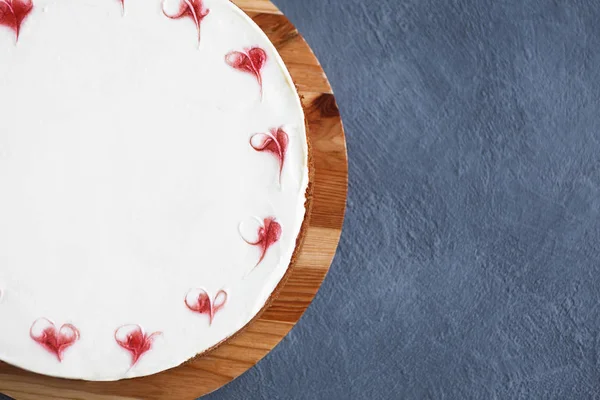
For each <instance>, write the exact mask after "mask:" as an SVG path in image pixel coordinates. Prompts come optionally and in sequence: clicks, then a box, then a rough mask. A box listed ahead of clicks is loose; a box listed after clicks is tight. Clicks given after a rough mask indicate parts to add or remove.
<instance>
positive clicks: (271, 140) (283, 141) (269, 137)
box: [250, 128, 290, 184]
mask: <svg viewBox="0 0 600 400" xmlns="http://www.w3.org/2000/svg"><path fill="white" fill-rule="evenodd" d="M289 142H290V138H289V136H288V134H287V133H285V131H284V130H283V129H282V128H273V129H271V130H270V131H269V133H257V134H256V135H254V136H252V137H251V138H250V146H252V148H253V149H254V150H256V151H259V152H262V151H264V152H267V153H271V154H273V155H274V156H275V157H276V158H277V162H278V163H279V183H280V184H281V173H282V172H283V164H284V162H285V153H286V152H287V147H288V143H289Z"/></svg>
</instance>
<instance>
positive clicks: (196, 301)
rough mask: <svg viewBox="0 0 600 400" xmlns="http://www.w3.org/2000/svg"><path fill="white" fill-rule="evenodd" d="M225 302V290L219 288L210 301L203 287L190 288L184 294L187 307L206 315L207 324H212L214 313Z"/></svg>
mask: <svg viewBox="0 0 600 400" xmlns="http://www.w3.org/2000/svg"><path fill="white" fill-rule="evenodd" d="M226 302H227V292H225V291H224V290H219V291H218V292H217V294H216V295H215V298H214V299H213V300H212V301H211V299H210V296H209V295H208V293H206V290H204V289H192V290H190V291H189V292H188V294H187V295H186V296H185V305H186V306H187V308H189V309H190V310H191V311H194V312H196V313H198V314H206V315H208V323H209V325H212V322H213V319H214V317H215V314H216V313H217V312H218V311H219V310H221V309H222V308H223V307H224V306H225V303H226Z"/></svg>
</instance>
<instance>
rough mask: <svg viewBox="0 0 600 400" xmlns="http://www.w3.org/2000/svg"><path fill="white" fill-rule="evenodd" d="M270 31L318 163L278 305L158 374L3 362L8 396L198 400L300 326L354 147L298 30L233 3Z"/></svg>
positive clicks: (337, 227) (321, 275)
mask: <svg viewBox="0 0 600 400" xmlns="http://www.w3.org/2000/svg"><path fill="white" fill-rule="evenodd" d="M233 2H234V3H235V4H237V5H238V6H239V7H240V8H242V9H243V10H244V11H245V12H246V13H247V14H248V15H250V16H251V17H252V19H254V21H255V22H256V23H257V24H258V25H259V26H260V27H261V28H262V29H263V31H265V33H266V34H267V35H268V36H269V38H270V39H271V41H272V42H273V43H274V44H275V47H277V49H278V50H279V53H280V54H281V56H282V57H283V60H284V61H285V63H286V64H287V66H288V68H289V71H290V73H291V75H292V78H293V79H294V82H295V83H296V86H297V88H298V90H299V92H300V95H301V97H302V101H303V105H304V110H305V113H306V118H307V121H308V125H309V140H310V144H311V149H312V158H313V163H314V171H313V173H314V176H313V180H312V188H313V197H312V212H311V214H310V217H309V219H308V220H307V222H308V227H307V229H306V235H305V238H304V242H303V244H302V246H301V248H300V252H299V256H298V257H297V259H296V261H295V263H294V265H293V268H292V269H291V272H290V273H289V274H288V275H289V278H288V280H287V282H286V283H285V285H284V286H283V287H282V289H281V291H280V293H279V296H278V297H277V299H276V300H275V301H274V302H273V303H272V304H271V305H270V306H269V307H268V308H267V309H266V310H265V312H264V313H263V314H262V315H261V316H260V318H258V319H257V320H255V321H254V322H252V323H251V324H250V325H248V326H247V327H246V328H245V329H244V330H243V331H242V332H241V333H240V334H238V335H237V336H235V337H234V338H232V339H231V340H228V341H227V342H226V343H224V344H223V345H221V346H219V347H218V348H217V349H216V350H213V351H211V352H210V353H208V354H206V355H204V356H202V357H199V358H197V359H195V360H193V361H191V362H189V363H187V364H184V365H182V366H180V367H177V368H175V369H172V370H169V371H166V372H163V373H161V374H158V375H154V376H149V377H145V378H138V379H133V380H125V381H119V382H107V383H105V382H82V381H71V380H63V379H56V378H50V377H45V376H41V375H36V374H32V373H30V372H27V371H23V370H21V369H18V368H15V367H13V366H10V365H7V364H5V363H1V362H0V393H5V394H6V395H8V396H11V397H14V398H15V399H18V400H34V399H40V400H41V399H44V400H46V399H48V398H52V399H89V400H101V399H102V400H104V399H107V400H108V399H110V400H119V399H120V400H125V399H195V398H197V397H200V396H202V395H204V394H206V393H210V392H212V391H214V390H216V389H218V388H220V387H221V386H223V385H225V384H227V383H229V382H231V381H232V380H233V379H235V378H237V377H238V376H240V375H241V374H243V373H244V372H246V371H247V370H248V369H250V368H251V367H252V366H254V365H255V364H256V363H257V362H258V361H259V360H260V359H262V358H263V357H264V356H265V355H266V354H267V353H268V352H269V351H271V350H272V349H273V348H274V347H275V346H276V345H277V344H278V343H279V342H280V341H281V339H283V337H284V336H285V335H286V334H287V333H288V332H289V331H290V330H291V329H292V327H293V326H294V325H295V324H296V322H298V320H299V319H300V317H301V316H302V314H303V313H304V311H305V310H306V309H307V307H308V306H309V305H310V302H311V301H312V299H313V297H314V296H315V295H316V293H317V290H318V289H319V287H320V286H321V283H322V282H323V279H325V275H326V274H327V271H328V270H329V266H330V264H331V261H332V259H333V256H334V254H335V251H336V248H337V245H338V241H339V238H340V234H341V230H342V223H343V219H344V211H345V205H346V193H347V182H348V181H347V175H348V167H347V158H346V141H345V138H344V131H343V127H342V121H341V118H340V114H339V111H338V108H337V105H336V102H335V98H334V96H333V93H332V90H331V87H330V86H329V82H328V81H327V77H326V76H325V73H324V72H323V70H322V68H321V66H320V65H319V62H318V61H317V59H316V58H315V56H314V54H313V53H312V51H311V49H310V47H309V46H308V45H307V44H306V42H305V41H304V39H303V38H302V37H301V36H300V35H299V34H298V31H297V30H296V29H295V28H294V26H293V25H292V24H291V23H290V22H289V21H288V20H287V18H286V17H285V16H283V15H282V13H281V12H280V11H279V10H278V9H277V7H276V6H275V5H273V3H271V2H270V1H269V0H233Z"/></svg>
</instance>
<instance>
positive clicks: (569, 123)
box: [205, 0, 600, 400]
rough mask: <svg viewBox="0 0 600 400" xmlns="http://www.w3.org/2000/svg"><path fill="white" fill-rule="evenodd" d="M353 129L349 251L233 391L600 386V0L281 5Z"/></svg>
mask: <svg viewBox="0 0 600 400" xmlns="http://www.w3.org/2000/svg"><path fill="white" fill-rule="evenodd" d="M275 2H276V4H277V5H278V6H279V7H280V8H281V9H282V10H283V11H284V12H285V14H286V15H287V16H288V17H289V18H290V20H291V21H292V22H293V23H294V24H295V25H296V26H297V27H298V29H299V30H300V32H301V33H302V34H303V35H304V36H305V38H306V39H307V41H308V42H309V43H310V45H311V46H312V48H313V49H314V51H315V53H316V54H317V56H318V58H319V59H320V61H321V63H322V64H323V67H324V69H325V71H326V72H327V74H328V75H329V78H330V80H331V83H332V85H333V88H334V90H335V93H336V96H337V100H338V103H339V106H340V109H341V112H342V116H343V118H344V123H345V125H346V133H347V140H348V148H349V158H350V193H349V199H348V212H347V217H346V224H345V227H344V232H343V235H342V240H341V244H340V248H339V251H338V255H337V257H336V259H335V261H334V263H333V266H332V268H331V272H330V274H329V276H328V278H327V279H326V281H325V282H324V284H323V286H322V288H321V291H320V292H319V294H318V295H317V297H316V299H315V301H314V303H313V304H312V306H311V307H310V308H309V310H308V311H307V313H306V314H305V316H304V317H303V318H302V320H301V321H300V323H299V324H298V325H297V326H296V327H295V328H294V329H293V331H292V332H291V333H290V335H288V336H287V337H286V338H285V339H284V340H283V342H282V343H281V344H280V345H279V346H278V347H277V348H276V349H275V350H274V351H273V352H271V353H270V354H269V355H268V356H267V357H266V358H265V359H264V360H263V361H261V362H260V363H259V364H258V365H257V366H256V367H255V368H253V369H251V370H250V371H249V372H247V373H246V374H244V375H243V376H242V377H240V378H239V379H237V380H236V381H234V382H233V383H231V384H229V385H227V386H225V387H224V388H222V389H220V390H218V391H217V392H215V393H213V394H211V395H209V396H207V397H205V398H206V399H209V400H217V399H240V400H248V399H268V400H271V399H308V400H320V399H326V400H330V399H331V400H337V399H340V400H346V399H366V400H371V399H374V400H379V399H386V400H387V399H460V400H462V399H485V400H487V399H596V398H600V335H599V332H600V308H599V307H598V305H599V301H598V297H599V294H600V279H598V278H599V277H600V219H599V213H600V1H598V0H554V1H551V0H378V1H369V0H362V1H361V0H275Z"/></svg>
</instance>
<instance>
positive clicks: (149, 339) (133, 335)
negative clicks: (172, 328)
mask: <svg viewBox="0 0 600 400" xmlns="http://www.w3.org/2000/svg"><path fill="white" fill-rule="evenodd" d="M160 334H161V332H154V333H153V334H151V335H148V334H146V333H145V332H144V329H143V328H142V327H141V326H139V325H123V326H121V327H120V328H118V329H117V330H116V331H115V340H116V341H117V343H118V344H119V346H121V347H122V348H124V349H125V350H127V351H128V352H130V353H131V366H132V367H133V366H134V365H135V364H136V363H137V362H138V360H139V359H140V357H141V356H142V355H144V353H146V352H147V351H149V350H150V349H151V348H152V343H153V342H154V338H155V337H156V336H158V335H160Z"/></svg>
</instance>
